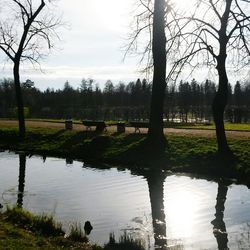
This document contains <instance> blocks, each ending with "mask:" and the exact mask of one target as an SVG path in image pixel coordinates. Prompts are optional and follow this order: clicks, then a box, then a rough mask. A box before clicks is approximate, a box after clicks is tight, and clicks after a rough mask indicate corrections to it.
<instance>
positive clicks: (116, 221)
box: [0, 152, 250, 249]
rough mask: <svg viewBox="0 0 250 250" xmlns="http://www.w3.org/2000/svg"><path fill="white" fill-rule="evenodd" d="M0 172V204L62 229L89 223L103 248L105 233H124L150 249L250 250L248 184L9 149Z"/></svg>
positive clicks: (0, 155)
mask: <svg viewBox="0 0 250 250" xmlns="http://www.w3.org/2000/svg"><path fill="white" fill-rule="evenodd" d="M68 163H69V161H68ZM0 171H1V175H0V193H1V196H0V203H12V204H16V203H18V204H19V205H20V206H23V207H25V208H27V209H29V210H31V211H34V212H36V213H42V212H46V213H54V214H55V216H56V218H57V219H58V220H60V221H62V222H63V224H64V226H65V227H66V228H67V227H68V225H69V224H70V223H73V222H75V221H80V222H81V224H82V226H83V225H84V222H85V221H86V220H90V221H91V224H92V225H93V226H94V229H93V231H92V232H91V235H90V239H91V240H94V241H96V242H98V243H100V244H103V243H104V242H107V240H108V235H109V233H110V232H114V233H115V234H116V235H117V236H119V235H121V234H123V232H124V231H127V232H128V233H132V234H133V235H134V236H136V237H140V238H144V239H145V245H146V246H148V248H150V249H154V248H155V249H164V247H166V245H167V246H175V248H170V249H205V248H206V249H225V248H226V247H229V248H231V249H237V248H238V247H239V246H240V247H242V249H248V247H249V239H248V238H247V235H248V234H247V233H248V232H249V227H248V225H247V223H248V222H250V214H249V211H250V192H249V190H248V188H247V187H245V186H240V185H234V184H231V183H230V182H222V181H217V182H211V181H206V180H202V179H192V178H190V177H187V176H176V175H167V174H166V173H164V172H162V171H143V170H142V171H140V173H131V172H130V171H128V170H125V171H118V170H117V169H115V168H112V169H106V170H101V169H95V168H90V167H86V166H85V167H83V163H81V162H73V164H66V163H65V160H63V159H55V158H47V159H46V161H45V163H43V159H42V158H41V157H32V158H28V157H25V156H23V155H20V156H18V155H15V154H13V153H7V152H3V153H0ZM18 190H19V192H18ZM154 245H155V247H154ZM168 249H169V248H168Z"/></svg>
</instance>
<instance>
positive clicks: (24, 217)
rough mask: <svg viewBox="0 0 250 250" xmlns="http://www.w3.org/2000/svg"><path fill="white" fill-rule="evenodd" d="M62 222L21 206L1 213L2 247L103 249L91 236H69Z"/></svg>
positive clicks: (10, 248) (14, 249)
mask: <svg viewBox="0 0 250 250" xmlns="http://www.w3.org/2000/svg"><path fill="white" fill-rule="evenodd" d="M64 235H65V233H64V231H63V230H62V227H61V224H60V223H57V222H55V221H54V219H53V217H52V216H50V215H33V214H31V213H30V212H28V211H25V210H23V209H21V208H16V207H15V208H7V210H6V211H5V212H3V213H0V249H4V250H6V249H9V250H12V249H13V250H18V249H82V250H101V249H103V248H102V247H99V246H97V245H91V244H89V243H88V242H87V238H84V237H82V238H81V239H79V240H78V241H75V240H72V239H71V238H70V237H67V238H65V237H64Z"/></svg>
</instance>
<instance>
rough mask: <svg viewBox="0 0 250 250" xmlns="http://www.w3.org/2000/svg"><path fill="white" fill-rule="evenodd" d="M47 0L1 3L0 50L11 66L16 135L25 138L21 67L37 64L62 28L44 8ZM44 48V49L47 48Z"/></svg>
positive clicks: (47, 2) (18, 0)
mask: <svg viewBox="0 0 250 250" xmlns="http://www.w3.org/2000/svg"><path fill="white" fill-rule="evenodd" d="M51 2H52V1H50V0H47V1H46V0H8V1H6V2H5V3H4V4H3V10H4V11H5V12H4V13H3V14H2V17H1V19H2V20H0V49H1V50H2V51H3V52H4V53H5V55H6V56H7V58H8V59H10V60H11V61H12V63H13V75H14V82H15V92H16V101H17V107H18V120H19V135H20V137H21V138H24V136H25V130H26V129H25V118H24V109H23V97H22V91H21V86H20V64H21V62H22V61H25V60H28V61H30V62H31V63H32V64H36V63H39V59H41V58H42V57H43V56H44V55H46V54H47V53H48V51H47V49H48V50H50V49H51V48H52V47H53V42H52V38H53V37H57V34H56V32H55V30H56V28H57V27H58V26H60V25H61V21H60V18H56V17H55V16H54V14H52V13H50V11H49V9H47V10H46V9H45V7H46V6H47V5H49V4H50V3H51ZM46 48H47V49H46Z"/></svg>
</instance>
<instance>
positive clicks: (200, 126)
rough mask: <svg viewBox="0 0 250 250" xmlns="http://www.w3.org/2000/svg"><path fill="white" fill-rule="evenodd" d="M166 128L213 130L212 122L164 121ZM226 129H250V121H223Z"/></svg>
mask: <svg viewBox="0 0 250 250" xmlns="http://www.w3.org/2000/svg"><path fill="white" fill-rule="evenodd" d="M165 127H167V128H180V129H182V128H183V129H207V130H215V124H214V123H204V124H203V123H166V124H165ZM225 129H226V130H227V131H250V123H227V122H226V123H225Z"/></svg>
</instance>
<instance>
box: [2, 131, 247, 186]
mask: <svg viewBox="0 0 250 250" xmlns="http://www.w3.org/2000/svg"><path fill="white" fill-rule="evenodd" d="M145 138H146V135H144V134H117V133H113V134H111V133H103V134H97V133H96V132H94V131H81V132H79V131H65V130H59V129H46V128H29V129H28V130H27V136H26V138H25V140H24V141H23V142H20V141H19V139H18V130H17V128H16V127H0V149H3V150H13V151H25V152H27V153H29V154H40V155H44V156H57V157H66V158H70V159H79V160H84V161H87V162H101V163H111V164H116V165H121V166H124V165H126V166H128V167H129V168H136V169H138V168H141V167H147V168H162V169H169V170H172V171H179V172H192V173H199V174H212V175H216V176H227V177H235V178H238V179H241V180H244V181H247V182H248V181H250V151H249V149H250V141H249V140H247V139H244V138H238V139H229V144H230V147H231V149H232V150H233V152H234V155H235V158H234V159H231V158H230V159H227V158H225V157H223V158H222V157H220V156H218V155H217V154H216V140H215V138H211V137H204V136H203V137H198V136H187V135H186V136H178V135H168V136H167V140H168V147H167V148H166V150H165V152H164V153H161V154H159V153H157V152H154V151H153V150H152V149H151V148H148V147H145V146H144V140H145Z"/></svg>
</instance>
